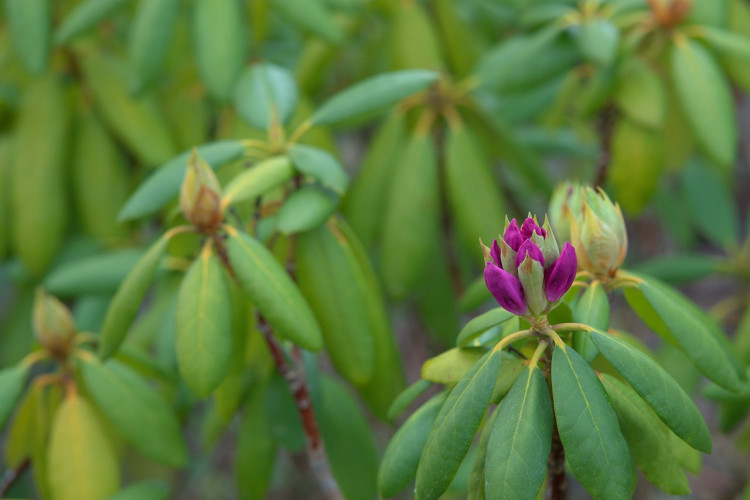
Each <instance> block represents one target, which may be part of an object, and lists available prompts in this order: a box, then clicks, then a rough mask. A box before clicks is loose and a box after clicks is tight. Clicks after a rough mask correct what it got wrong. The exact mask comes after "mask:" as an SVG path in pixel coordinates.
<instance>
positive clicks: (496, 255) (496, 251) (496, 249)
mask: <svg viewBox="0 0 750 500" xmlns="http://www.w3.org/2000/svg"><path fill="white" fill-rule="evenodd" d="M490 255H491V256H492V260H494V261H495V264H497V265H498V266H500V267H501V268H502V267H503V261H502V260H501V256H502V254H501V253H500V245H498V244H497V240H496V239H495V240H492V248H490Z"/></svg>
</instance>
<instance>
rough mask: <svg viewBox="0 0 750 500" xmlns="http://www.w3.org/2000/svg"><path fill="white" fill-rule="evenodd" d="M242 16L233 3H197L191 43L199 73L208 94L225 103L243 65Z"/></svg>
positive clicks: (219, 0) (232, 0)
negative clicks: (193, 46)
mask: <svg viewBox="0 0 750 500" xmlns="http://www.w3.org/2000/svg"><path fill="white" fill-rule="evenodd" d="M244 19H245V16H244V11H243V8H242V4H241V3H240V2H236V1H235V0H197V1H196V2H195V3H194V6H193V40H194V43H195V58H196V63H197V67H198V74H199V75H200V77H201V80H203V82H204V83H205V84H206V88H207V89H208V93H209V94H210V95H211V96H212V97H213V98H215V99H217V100H219V101H222V102H223V101H227V100H228V99H229V98H230V97H231V95H232V90H233V89H234V85H235V81H236V79H237V77H238V76H239V74H240V71H242V66H243V65H244V63H245V47H246V43H247V41H246V36H247V35H246V33H245V22H244Z"/></svg>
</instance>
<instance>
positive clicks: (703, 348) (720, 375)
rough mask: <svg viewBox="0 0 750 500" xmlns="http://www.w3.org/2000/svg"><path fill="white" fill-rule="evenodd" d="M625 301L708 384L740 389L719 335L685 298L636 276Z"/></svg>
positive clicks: (667, 287) (730, 357)
mask: <svg viewBox="0 0 750 500" xmlns="http://www.w3.org/2000/svg"><path fill="white" fill-rule="evenodd" d="M639 277H640V278H641V279H642V280H643V282H642V283H641V284H640V285H639V286H638V287H637V288H627V289H626V290H625V297H626V298H627V300H628V303H629V304H630V307H632V308H633V310H634V311H635V312H636V314H638V316H640V318H641V319H642V320H643V321H644V323H646V325H648V327H649V328H651V329H652V330H654V331H655V332H656V333H658V334H659V335H660V336H662V337H663V338H664V339H665V340H666V341H667V342H669V343H670V344H672V345H675V346H679V347H680V348H681V349H682V350H683V351H684V352H685V354H686V355H687V356H688V357H689V358H690V359H691V360H692V361H693V363H695V366H696V367H697V368H698V370H700V371H701V373H703V374H704V375H705V376H706V377H708V378H709V379H710V380H712V381H714V382H716V383H717V384H718V385H720V386H722V387H725V388H727V389H730V390H737V389H739V386H740V380H739V376H738V374H737V368H735V364H736V363H737V362H736V360H734V357H733V355H732V353H731V352H730V348H729V346H728V345H727V344H728V343H727V341H726V339H725V338H723V333H722V332H721V331H720V330H719V328H718V326H716V325H715V324H714V323H713V320H712V319H710V318H708V317H706V315H705V314H704V313H703V312H701V311H700V310H699V309H698V308H697V307H696V306H695V305H694V304H692V303H691V302H690V301H689V300H688V299H687V298H686V297H684V296H683V295H681V294H680V293H679V292H677V291H676V290H674V289H672V288H670V287H669V286H668V285H665V284H664V283H661V282H660V281H658V280H656V279H653V278H645V277H643V276H639Z"/></svg>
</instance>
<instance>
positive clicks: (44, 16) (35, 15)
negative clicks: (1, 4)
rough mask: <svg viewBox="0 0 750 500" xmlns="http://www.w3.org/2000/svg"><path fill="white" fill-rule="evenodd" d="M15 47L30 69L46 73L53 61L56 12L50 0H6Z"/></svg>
mask: <svg viewBox="0 0 750 500" xmlns="http://www.w3.org/2000/svg"><path fill="white" fill-rule="evenodd" d="M5 12H6V15H7V16H8V19H7V22H8V27H9V28H10V37H11V41H12V42H13V49H14V50H15V51H16V53H18V56H19V58H20V59H21V62H23V64H24V66H25V67H26V69H28V70H29V71H30V72H31V73H33V74H39V73H42V72H43V71H44V70H45V69H46V68H47V64H48V63H49V52H50V50H49V49H50V38H51V37H50V29H51V28H52V12H51V9H50V2H49V0H5Z"/></svg>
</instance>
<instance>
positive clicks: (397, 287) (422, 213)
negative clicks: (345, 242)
mask: <svg viewBox="0 0 750 500" xmlns="http://www.w3.org/2000/svg"><path fill="white" fill-rule="evenodd" d="M436 154H437V153H436V151H435V145H434V144H433V142H432V138H431V137H430V136H429V135H427V134H419V133H415V134H413V135H412V136H411V137H410V139H409V142H408V144H407V145H406V149H405V150H404V154H403V156H402V157H401V158H400V161H399V169H398V170H397V171H396V173H395V175H394V176H393V179H392V181H391V182H392V183H391V191H390V199H389V200H388V206H387V207H386V210H385V214H384V215H383V216H384V221H383V239H382V246H381V267H382V278H383V282H384V284H385V287H386V291H387V292H388V294H389V295H391V296H392V297H394V298H396V299H399V300H401V299H404V298H405V297H406V296H407V295H408V294H409V293H410V292H412V291H413V290H414V289H415V288H416V287H417V286H418V285H419V283H420V281H421V280H422V278H423V277H424V274H425V273H426V272H427V271H428V265H427V260H426V259H425V255H427V254H428V253H430V252H434V251H435V250H434V246H435V245H437V244H438V243H437V238H438V235H437V233H438V229H439V228H438V223H439V220H438V217H439V204H440V200H439V198H440V189H439V185H438V165H437V157H436Z"/></svg>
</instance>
